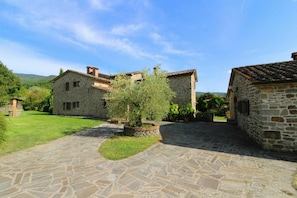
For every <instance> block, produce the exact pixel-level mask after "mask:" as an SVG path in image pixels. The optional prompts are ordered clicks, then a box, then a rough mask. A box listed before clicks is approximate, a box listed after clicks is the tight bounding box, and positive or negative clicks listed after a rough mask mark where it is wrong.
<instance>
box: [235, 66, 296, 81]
mask: <svg viewBox="0 0 297 198" xmlns="http://www.w3.org/2000/svg"><path fill="white" fill-rule="evenodd" d="M233 71H234V72H237V73H240V74H242V75H243V76H245V77H246V78H248V79H250V80H251V81H252V82H254V83H273V82H288V81H294V82H295V81H296V82H297V61H296V60H293V61H285V62H277V63H268V64H259V65H252V66H245V67H237V68H234V69H233Z"/></svg>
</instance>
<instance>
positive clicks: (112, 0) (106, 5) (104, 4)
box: [89, 0, 120, 10]
mask: <svg viewBox="0 0 297 198" xmlns="http://www.w3.org/2000/svg"><path fill="white" fill-rule="evenodd" d="M89 2H90V4H91V6H92V8H94V9H97V10H109V9H110V8H111V7H112V6H114V5H116V4H118V3H119V2H120V1H119V0H107V1H106V0H89Z"/></svg>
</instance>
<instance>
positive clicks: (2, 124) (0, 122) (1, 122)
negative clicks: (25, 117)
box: [0, 113, 7, 144]
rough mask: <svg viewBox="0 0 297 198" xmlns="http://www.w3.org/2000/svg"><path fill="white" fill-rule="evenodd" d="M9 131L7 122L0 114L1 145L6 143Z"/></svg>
mask: <svg viewBox="0 0 297 198" xmlns="http://www.w3.org/2000/svg"><path fill="white" fill-rule="evenodd" d="M6 131H7V121H6V119H5V117H4V115H3V114H1V113H0V144H2V143H3V142H4V141H5V133H6Z"/></svg>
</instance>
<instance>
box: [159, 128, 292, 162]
mask: <svg viewBox="0 0 297 198" xmlns="http://www.w3.org/2000/svg"><path fill="white" fill-rule="evenodd" d="M160 132H161V136H162V143H164V144H172V145H176V146H183V147H189V148H197V149H203V150H209V151H217V152H223V153H231V154H237V155H246V156H253V157H260V158H267V159H276V160H285V161H290V162H297V152H274V151H265V150H263V149H262V148H261V147H260V146H259V145H258V144H256V143H255V142H254V141H253V140H252V139H251V138H249V137H248V136H247V134H246V133H244V132H243V131H241V130H240V129H239V128H238V127H237V126H234V125H230V124H228V123H224V122H212V123H211V122H191V123H170V122H166V123H164V124H163V125H161V127H160Z"/></svg>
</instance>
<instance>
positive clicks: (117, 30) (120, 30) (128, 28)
mask: <svg viewBox="0 0 297 198" xmlns="http://www.w3.org/2000/svg"><path fill="white" fill-rule="evenodd" d="M142 27H143V25H142V24H138V25H134V24H131V25H118V26H115V27H113V28H112V30H111V33H112V34H116V35H125V34H131V33H133V32H136V31H138V30H140V29H141V28H142Z"/></svg>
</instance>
